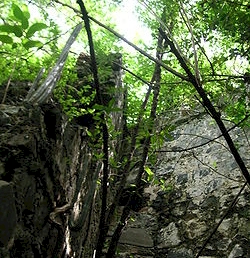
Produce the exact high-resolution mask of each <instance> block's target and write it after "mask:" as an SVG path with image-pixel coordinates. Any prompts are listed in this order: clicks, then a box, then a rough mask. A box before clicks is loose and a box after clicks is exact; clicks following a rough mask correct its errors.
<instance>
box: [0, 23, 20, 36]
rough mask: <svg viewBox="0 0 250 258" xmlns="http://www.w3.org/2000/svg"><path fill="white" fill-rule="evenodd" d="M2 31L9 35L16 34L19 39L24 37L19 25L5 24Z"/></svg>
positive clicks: (0, 29)
mask: <svg viewBox="0 0 250 258" xmlns="http://www.w3.org/2000/svg"><path fill="white" fill-rule="evenodd" d="M0 31H2V32H7V33H14V34H15V35H16V36H17V37H19V38H20V37H22V35H23V32H22V30H21V28H20V26H18V25H10V24H4V25H1V26H0Z"/></svg>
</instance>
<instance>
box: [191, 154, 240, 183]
mask: <svg viewBox="0 0 250 258" xmlns="http://www.w3.org/2000/svg"><path fill="white" fill-rule="evenodd" d="M191 153H192V155H193V157H194V158H195V159H196V160H197V161H199V162H200V163H201V164H202V165H203V166H205V167H208V168H209V169H211V170H212V171H213V172H214V173H215V174H217V175H220V176H222V177H224V178H226V179H229V180H231V181H234V182H238V183H240V182H241V181H240V180H236V179H235V178H232V177H229V176H226V175H223V174H222V173H220V172H218V171H217V170H216V169H214V168H213V167H212V166H210V165H209V164H207V163H205V162H203V161H202V160H201V159H199V158H198V157H197V155H195V153H194V152H193V151H192V152H191Z"/></svg>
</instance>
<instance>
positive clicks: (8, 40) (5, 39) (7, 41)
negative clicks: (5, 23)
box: [0, 35, 13, 44]
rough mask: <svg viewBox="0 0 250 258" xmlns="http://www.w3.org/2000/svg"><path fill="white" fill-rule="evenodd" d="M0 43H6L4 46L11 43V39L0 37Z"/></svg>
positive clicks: (4, 36)
mask: <svg viewBox="0 0 250 258" xmlns="http://www.w3.org/2000/svg"><path fill="white" fill-rule="evenodd" d="M0 41H2V42H3V43H6V44H12V43H13V39H12V38H11V37H10V36H8V35H0Z"/></svg>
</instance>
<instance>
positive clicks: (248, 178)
mask: <svg viewBox="0 0 250 258" xmlns="http://www.w3.org/2000/svg"><path fill="white" fill-rule="evenodd" d="M160 32H161V34H162V36H163V37H164V39H165V40H166V42H167V43H168V45H169V46H170V49H171V51H172V53H173V54H174V55H175V56H176V58H177V60H178V61H179V63H180V65H181V66H182V68H183V69H184V70H185V72H186V73H187V75H188V77H189V81H190V82H191V83H192V84H193V86H194V88H195V89H196V91H197V92H198V94H199V96H200V97H201V99H202V102H203V105H204V107H206V109H207V110H208V111H209V113H210V115H211V116H212V117H213V118H214V120H215V121H216V123H217V125H218V127H219V128H220V130H221V133H222V135H223V137H224V138H225V140H226V142H227V144H228V146H229V148H230V151H231V153H232V154H233V156H234V159H235V161H236V162H237V164H238V166H239V168H240V170H241V172H242V174H243V176H244V177H245V179H246V181H247V182H248V184H249V185H250V174H249V172H248V169H247V167H246V165H245V163H244V161H243V159H242V157H241V156H240V154H239V152H238V150H237V148H236V146H235V144H234V142H233V140H232V138H231V136H230V135H229V133H228V130H227V128H226V126H225V124H224V123H223V121H222V120H221V114H220V113H219V112H217V111H216V109H215V107H214V105H213V104H212V102H211V101H210V99H209V98H208V96H207V94H206V92H205V90H204V89H203V88H202V86H201V85H200V84H198V83H197V80H196V78H195V76H194V75H193V74H192V72H191V71H190V69H189V68H188V66H187V64H186V62H185V60H184V59H183V57H182V56H181V55H180V54H179V52H178V51H177V49H176V47H175V45H174V44H173V42H172V41H171V40H170V39H169V38H168V36H167V35H166V33H165V32H164V31H163V30H161V31H160Z"/></svg>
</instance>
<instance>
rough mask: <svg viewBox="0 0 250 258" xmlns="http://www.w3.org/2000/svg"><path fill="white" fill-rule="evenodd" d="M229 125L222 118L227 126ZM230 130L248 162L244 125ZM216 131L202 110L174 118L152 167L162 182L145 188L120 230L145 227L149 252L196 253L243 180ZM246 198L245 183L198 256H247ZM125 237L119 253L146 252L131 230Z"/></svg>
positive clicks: (185, 257)
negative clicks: (142, 202)
mask: <svg viewBox="0 0 250 258" xmlns="http://www.w3.org/2000/svg"><path fill="white" fill-rule="evenodd" d="M187 121H188V122H187ZM233 126H234V125H233V124H230V123H228V124H227V128H228V129H230V128H231V127H233ZM230 135H231V136H232V138H233V140H234V142H235V144H236V146H238V150H239V152H240V155H241V156H242V158H243V160H244V161H245V163H246V165H247V166H248V168H249V167H250V158H249V157H250V148H249V144H248V140H247V139H249V138H250V131H249V128H248V129H244V131H243V130H242V129H240V128H234V129H232V130H231V131H230ZM219 136H220V132H219V130H218V128H217V126H216V125H215V124H214V122H213V121H212V119H211V118H209V117H208V116H203V117H202V118H199V119H194V120H186V122H185V123H181V124H178V126H177V128H176V130H175V131H173V132H172V139H171V140H169V139H168V140H167V141H166V142H165V144H164V146H163V147H162V148H161V151H166V152H160V153H159V155H158V161H157V163H156V165H155V167H152V170H153V171H154V172H155V176H156V177H157V178H158V179H160V180H162V182H164V183H163V185H162V187H159V185H154V184H151V185H149V186H148V187H147V188H146V189H145V194H147V195H149V201H148V208H143V209H142V210H140V211H139V212H135V213H134V214H133V215H132V217H133V221H129V222H128V224H127V225H126V231H125V232H127V233H126V237H127V238H129V236H128V235H127V234H128V232H130V230H129V228H130V227H131V228H133V227H135V225H136V227H137V228H141V229H144V230H147V234H149V235H150V236H151V237H152V239H153V243H154V248H152V249H150V250H151V251H152V253H153V257H156V258H161V257H168V258H169V257H172V258H173V257H174V258H182V257H183V258H188V257H190V258H193V257H195V255H196V254H197V253H198V251H199V250H200V248H201V247H202V245H203V243H204V242H205V241H206V239H207V237H208V236H209V234H210V233H211V232H212V231H213V229H214V228H215V226H216V225H217V223H218V222H219V220H220V219H221V217H222V216H223V214H224V213H225V212H226V210H227V209H228V207H229V205H230V203H231V202H232V201H233V199H234V198H235V196H236V195H237V193H238V192H239V191H240V189H241V187H242V186H243V185H244V179H243V177H242V175H241V173H240V171H239V168H238V166H237V164H236V162H235V161H234V159H233V157H232V155H231V153H230V151H229V150H228V146H227V144H226V143H225V141H224V140H223V137H219ZM213 139H214V140H213ZM196 146H197V147H196ZM249 200H250V191H249V188H248V187H245V189H244V190H243V192H242V194H241V195H240V197H239V199H238V201H237V203H236V205H235V206H234V207H233V208H232V209H231V211H230V212H229V214H228V215H227V217H226V218H225V219H224V220H223V222H222V224H221V225H220V226H219V228H218V230H217V231H216V233H215V234H214V236H213V237H212V239H211V240H210V241H209V243H208V244H207V246H206V248H205V249H204V250H203V252H202V255H201V256H200V257H202V258H236V257H250V221H249V215H250V212H249V211H250V202H249ZM125 232H124V234H125ZM130 239H131V241H130V242H129V241H127V243H126V244H127V245H126V251H125V252H124V253H127V254H131V253H133V254H134V255H136V254H140V255H139V256H138V257H147V256H146V254H143V252H142V249H141V247H139V246H135V243H136V241H134V243H132V241H133V237H132V235H130ZM124 249H125V248H124ZM121 255H122V254H121ZM121 257H122V256H121Z"/></svg>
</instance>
